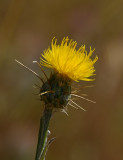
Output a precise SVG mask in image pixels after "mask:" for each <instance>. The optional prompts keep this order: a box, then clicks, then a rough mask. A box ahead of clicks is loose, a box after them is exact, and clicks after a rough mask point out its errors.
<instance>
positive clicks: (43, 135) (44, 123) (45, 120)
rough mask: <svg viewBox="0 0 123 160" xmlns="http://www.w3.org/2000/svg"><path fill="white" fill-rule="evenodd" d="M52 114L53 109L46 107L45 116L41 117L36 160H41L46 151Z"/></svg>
mask: <svg viewBox="0 0 123 160" xmlns="http://www.w3.org/2000/svg"><path fill="white" fill-rule="evenodd" d="M51 116H52V109H48V108H46V107H45V109H44V113H43V116H42V117H41V119H40V128H39V134H38V144H37V150H36V156H35V160H40V159H41V158H42V154H43V152H44V149H45V146H46V143H47V132H48V126H49V122H50V118H51Z"/></svg>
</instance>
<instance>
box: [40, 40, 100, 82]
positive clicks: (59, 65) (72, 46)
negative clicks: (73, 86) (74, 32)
mask: <svg viewBox="0 0 123 160" xmlns="http://www.w3.org/2000/svg"><path fill="white" fill-rule="evenodd" d="M56 43H57V39H54V38H53V40H52V42H51V48H50V47H49V48H48V49H47V50H45V51H44V53H43V54H42V57H43V58H40V59H41V60H40V64H41V65H43V66H46V67H48V68H53V69H55V70H56V71H57V72H58V73H60V74H62V75H63V76H67V77H68V78H70V79H72V80H74V81H78V80H84V81H91V80H93V79H90V78H89V77H90V76H93V75H94V72H95V69H94V64H95V62H96V61H97V59H98V57H97V56H96V57H95V59H94V60H91V58H90V57H91V55H92V53H93V51H94V50H91V47H90V52H89V54H87V51H86V50H85V45H83V46H81V47H80V48H79V49H78V50H77V49H76V46H77V43H76V41H72V40H70V41H69V38H68V37H66V38H63V40H62V42H61V45H57V44H56Z"/></svg>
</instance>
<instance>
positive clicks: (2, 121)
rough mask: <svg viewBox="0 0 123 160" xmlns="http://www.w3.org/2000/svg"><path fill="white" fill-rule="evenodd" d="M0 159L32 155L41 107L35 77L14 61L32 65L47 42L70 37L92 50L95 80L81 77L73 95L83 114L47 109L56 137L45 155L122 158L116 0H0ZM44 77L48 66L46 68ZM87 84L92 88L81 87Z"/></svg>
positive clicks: (122, 63) (119, 9)
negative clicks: (95, 57)
mask: <svg viewBox="0 0 123 160" xmlns="http://www.w3.org/2000/svg"><path fill="white" fill-rule="evenodd" d="M0 2H1V5H0V159H2V160H10V159H12V160H33V159H34V157H35V150H36V143H37V136H38V127H39V120H40V116H41V114H42V111H43V105H42V103H41V102H40V101H39V96H38V95H34V94H33V93H36V94H38V93H39V90H36V89H34V88H33V87H32V86H33V84H34V83H36V84H38V85H41V82H40V81H38V80H37V78H36V77H35V76H34V75H32V74H31V73H30V72H28V71H26V70H25V69H24V68H22V67H21V66H19V65H18V64H17V63H16V62H14V59H15V58H16V59H18V60H20V61H22V62H23V63H24V64H26V65H28V66H29V67H31V68H32V69H34V70H35V71H36V72H38V73H39V74H40V75H42V72H41V70H40V68H39V67H37V66H36V65H35V64H32V61H33V60H39V57H40V53H42V52H43V50H44V49H46V48H47V47H48V46H49V45H50V41H51V39H52V38H53V37H54V36H55V37H56V38H57V39H58V40H59V42H60V41H61V40H62V38H63V37H64V36H69V37H70V38H72V39H73V40H76V41H77V42H78V45H79V46H80V45H82V44H85V45H86V46H87V48H88V49H89V47H90V46H92V48H96V50H95V54H96V55H98V57H99V60H98V62H97V64H96V74H97V75H96V81H95V82H86V83H85V82H80V83H79V84H76V83H75V84H74V87H73V89H74V88H75V87H76V86H77V85H78V88H79V90H80V92H79V94H88V97H89V98H90V99H93V100H96V101H97V103H96V104H91V103H89V102H85V101H83V100H76V101H77V102H78V103H79V104H80V105H82V106H83V107H84V108H86V110H87V112H82V111H78V110H74V109H73V108H70V107H69V117H67V116H66V115H65V114H63V113H60V112H58V113H56V114H54V116H53V118H52V121H51V125H50V130H51V132H52V134H51V136H50V137H53V136H56V140H55V142H54V143H53V144H52V146H51V147H50V149H49V151H48V154H47V157H46V158H47V160H48V159H50V160H63V159H64V160H82V159H84V160H122V159H123V151H122V150H123V87H122V86H123V85H122V84H123V1H122V0H117V1H116V0H109V1H106V0H104V1H97V0H93V1H90V0H71V1H70V0H62V1H58V0H52V1H50V0H45V1H41V0H35V1H33V0H30V1H29V0H28V1H27V0H5V1H4V0H3V1H0ZM45 71H46V73H47V74H48V75H49V74H50V71H49V70H48V69H45ZM85 85H94V87H93V88H83V86H85Z"/></svg>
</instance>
